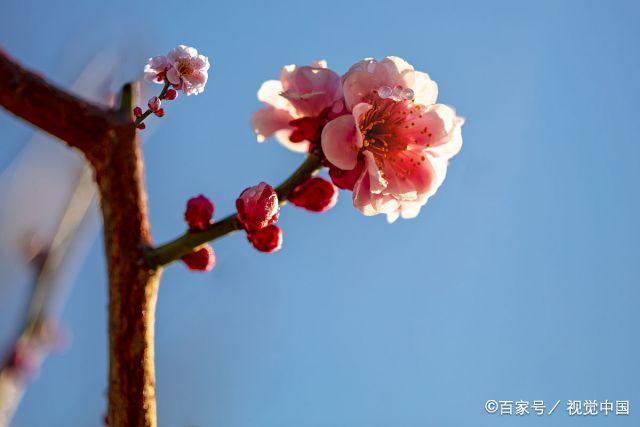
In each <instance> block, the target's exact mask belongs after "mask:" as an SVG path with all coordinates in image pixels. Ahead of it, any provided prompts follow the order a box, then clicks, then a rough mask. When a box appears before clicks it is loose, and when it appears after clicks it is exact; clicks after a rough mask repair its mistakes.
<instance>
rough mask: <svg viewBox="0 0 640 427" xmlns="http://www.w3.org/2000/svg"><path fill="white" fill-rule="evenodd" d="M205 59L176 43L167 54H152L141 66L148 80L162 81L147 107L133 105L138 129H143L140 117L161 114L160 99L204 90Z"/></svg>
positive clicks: (160, 115) (167, 99)
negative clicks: (160, 88)
mask: <svg viewBox="0 0 640 427" xmlns="http://www.w3.org/2000/svg"><path fill="white" fill-rule="evenodd" d="M209 66H210V65H209V59H208V58H207V57H206V56H204V55H200V54H198V51H197V50H196V49H195V48H193V47H189V46H185V45H180V46H178V47H176V48H175V49H172V50H171V51H170V52H169V53H168V54H167V55H160V56H154V57H153V58H149V62H148V63H147V65H146V66H145V68H144V74H145V77H146V79H147V80H148V81H151V82H154V83H158V84H162V85H164V86H163V89H162V91H161V92H160V94H159V95H158V96H153V97H151V98H150V99H149V101H148V102H147V106H148V109H147V110H146V111H145V112H143V111H142V108H140V107H135V108H134V109H133V115H134V116H135V118H136V126H137V127H138V129H145V127H146V125H145V124H144V123H143V120H144V119H145V118H146V117H147V116H149V115H150V114H151V113H153V114H155V115H156V116H157V117H163V116H164V108H162V101H163V100H166V101H172V100H174V99H176V98H177V97H178V91H182V92H183V93H184V94H185V95H187V96H188V95H198V94H199V93H202V92H203V91H204V87H205V85H206V84H207V79H208V78H209Z"/></svg>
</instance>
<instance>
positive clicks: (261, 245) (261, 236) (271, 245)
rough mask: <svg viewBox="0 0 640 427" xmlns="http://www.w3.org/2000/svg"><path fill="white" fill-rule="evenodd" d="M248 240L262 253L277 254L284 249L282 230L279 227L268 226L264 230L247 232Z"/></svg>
mask: <svg viewBox="0 0 640 427" xmlns="http://www.w3.org/2000/svg"><path fill="white" fill-rule="evenodd" d="M247 239H249V241H250V242H251V244H252V245H253V247H254V248H256V249H257V250H259V251H260V252H266V253H271V252H275V251H278V250H280V248H281V247H282V230H281V229H280V227H278V226H277V225H268V226H266V227H265V228H263V229H260V230H256V231H251V232H247Z"/></svg>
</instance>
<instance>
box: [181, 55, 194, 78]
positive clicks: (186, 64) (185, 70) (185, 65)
mask: <svg viewBox="0 0 640 427" xmlns="http://www.w3.org/2000/svg"><path fill="white" fill-rule="evenodd" d="M178 72H179V73H180V74H182V75H189V74H191V73H193V67H192V65H191V61H189V60H188V59H187V60H184V61H180V63H179V64H178Z"/></svg>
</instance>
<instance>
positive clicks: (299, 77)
mask: <svg viewBox="0 0 640 427" xmlns="http://www.w3.org/2000/svg"><path fill="white" fill-rule="evenodd" d="M258 99H259V100H260V101H262V102H264V103H265V104H266V107H265V108H262V109H260V110H258V111H256V112H255V113H254V115H253V118H252V120H251V122H252V126H253V129H254V131H255V133H256V135H257V137H258V142H263V141H264V140H265V139H266V138H268V137H270V136H272V135H274V136H275V137H276V139H277V140H278V141H279V142H280V143H281V144H283V145H284V146H286V147H288V148H290V149H291V150H293V151H299V152H306V151H309V149H310V148H313V147H319V145H320V135H321V132H322V128H323V127H324V125H325V124H326V123H327V122H328V121H329V120H331V119H333V118H334V117H336V116H338V115H339V114H341V113H342V112H343V111H344V104H343V101H342V89H341V85H340V76H339V75H338V74H337V73H335V72H334V71H332V70H330V69H328V68H327V64H326V62H324V61H318V62H316V63H314V64H312V65H311V66H297V65H287V66H285V67H284V68H283V69H282V72H281V73H280V80H267V81H266V82H264V83H263V84H262V86H261V87H260V90H258ZM345 112H346V111H345Z"/></svg>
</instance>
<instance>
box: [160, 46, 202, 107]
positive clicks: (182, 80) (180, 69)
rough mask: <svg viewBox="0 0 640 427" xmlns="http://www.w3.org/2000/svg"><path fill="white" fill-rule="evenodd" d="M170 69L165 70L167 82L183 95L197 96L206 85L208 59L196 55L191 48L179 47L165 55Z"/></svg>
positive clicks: (196, 52)
mask: <svg viewBox="0 0 640 427" xmlns="http://www.w3.org/2000/svg"><path fill="white" fill-rule="evenodd" d="M167 60H168V61H169V63H170V64H171V68H169V70H167V80H168V81H169V82H170V83H171V84H172V85H173V86H174V87H175V88H176V89H180V90H182V91H183V92H184V93H185V95H197V94H199V93H202V92H203V91H204V86H205V85H206V84H207V78H208V70H209V59H208V58H207V57H206V56H204V55H198V51H197V50H196V49H195V48H193V47H188V46H185V45H180V46H178V47H176V48H175V49H173V50H172V51H171V52H169V54H168V55H167Z"/></svg>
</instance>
